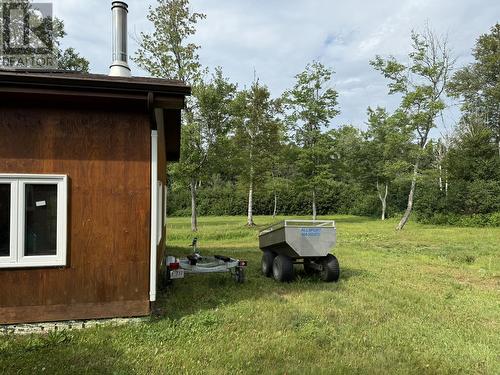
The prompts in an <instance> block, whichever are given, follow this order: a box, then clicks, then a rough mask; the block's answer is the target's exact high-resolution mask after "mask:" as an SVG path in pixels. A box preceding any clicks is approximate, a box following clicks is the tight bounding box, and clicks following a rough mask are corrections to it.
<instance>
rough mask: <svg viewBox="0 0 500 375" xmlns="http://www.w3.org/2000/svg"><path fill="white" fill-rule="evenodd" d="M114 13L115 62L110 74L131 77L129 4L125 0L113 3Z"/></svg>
mask: <svg viewBox="0 0 500 375" xmlns="http://www.w3.org/2000/svg"><path fill="white" fill-rule="evenodd" d="M111 11H112V13H113V63H112V64H111V66H110V69H109V75H110V76H114V77H130V75H131V74H130V68H129V66H128V64H127V13H128V5H127V4H126V3H125V2H123V1H113V2H112V3H111Z"/></svg>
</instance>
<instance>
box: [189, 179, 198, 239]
mask: <svg viewBox="0 0 500 375" xmlns="http://www.w3.org/2000/svg"><path fill="white" fill-rule="evenodd" d="M189 187H190V190H191V230H192V231H193V232H197V231H198V214H197V212H196V181H195V180H194V179H193V180H191V183H190V184H189Z"/></svg>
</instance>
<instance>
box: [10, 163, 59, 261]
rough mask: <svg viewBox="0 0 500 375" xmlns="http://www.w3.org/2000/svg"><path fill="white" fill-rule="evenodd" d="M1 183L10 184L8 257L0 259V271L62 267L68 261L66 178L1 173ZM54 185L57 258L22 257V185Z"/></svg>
mask: <svg viewBox="0 0 500 375" xmlns="http://www.w3.org/2000/svg"><path fill="white" fill-rule="evenodd" d="M0 183H3V184H5V183H10V184H11V222H10V226H11V228H10V229H11V235H10V256H8V257H0V269H2V268H31V267H57V266H65V265H66V261H67V221H68V177H67V176H66V175H53V174H50V175H45V174H3V173H0ZM26 184H34V185H49V184H50V185H57V240H56V255H35V256H27V255H25V248H24V239H25V227H26V226H25V223H26V217H25V212H26V209H25V199H24V198H25V186H26Z"/></svg>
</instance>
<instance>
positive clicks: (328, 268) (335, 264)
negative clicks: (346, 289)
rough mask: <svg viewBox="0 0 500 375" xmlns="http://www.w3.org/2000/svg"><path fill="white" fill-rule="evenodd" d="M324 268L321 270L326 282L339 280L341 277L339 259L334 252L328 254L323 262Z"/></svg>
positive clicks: (322, 277)
mask: <svg viewBox="0 0 500 375" xmlns="http://www.w3.org/2000/svg"><path fill="white" fill-rule="evenodd" d="M322 266H323V270H322V271H321V279H322V280H323V281H326V282H331V281H335V282H336V281H338V280H339V278H340V265H339V261H338V260H337V258H336V257H335V256H333V255H332V254H328V255H327V256H326V257H325V258H324V259H323V262H322Z"/></svg>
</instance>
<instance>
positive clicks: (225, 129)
mask: <svg viewBox="0 0 500 375" xmlns="http://www.w3.org/2000/svg"><path fill="white" fill-rule="evenodd" d="M235 93H236V85H234V84H232V83H230V82H229V80H228V79H227V78H225V77H224V75H223V73H222V70H221V69H220V68H217V69H216V70H215V73H214V74H213V75H212V77H211V78H210V79H207V80H206V82H205V81H201V82H199V83H198V84H197V85H196V86H194V87H193V96H194V98H195V99H196V100H195V101H194V105H193V106H192V108H191V113H190V120H191V121H189V122H187V123H186V124H184V125H183V127H184V131H183V133H182V138H181V158H180V161H179V163H177V164H175V165H174V167H173V169H172V176H173V177H174V179H175V180H176V181H178V182H181V183H183V184H184V185H186V184H187V185H188V186H189V191H190V195H191V230H192V231H194V232H195V231H197V230H198V211H197V192H198V189H199V187H200V185H201V183H202V181H203V180H207V179H208V178H209V177H210V174H211V172H212V169H213V168H212V167H213V166H214V165H217V164H218V162H219V161H218V159H219V156H220V154H221V152H220V150H219V148H220V144H221V143H223V142H224V140H225V138H226V137H227V135H228V133H229V132H230V130H231V126H232V114H231V106H232V102H233V100H234V96H235Z"/></svg>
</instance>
